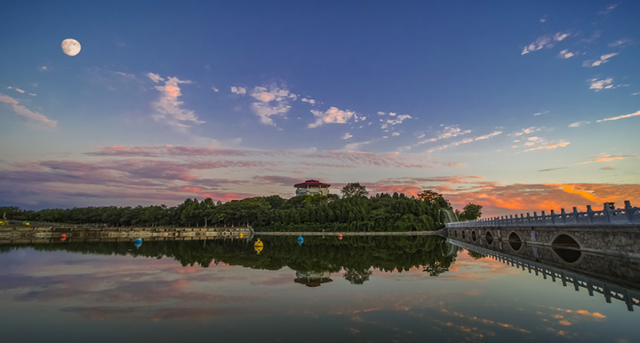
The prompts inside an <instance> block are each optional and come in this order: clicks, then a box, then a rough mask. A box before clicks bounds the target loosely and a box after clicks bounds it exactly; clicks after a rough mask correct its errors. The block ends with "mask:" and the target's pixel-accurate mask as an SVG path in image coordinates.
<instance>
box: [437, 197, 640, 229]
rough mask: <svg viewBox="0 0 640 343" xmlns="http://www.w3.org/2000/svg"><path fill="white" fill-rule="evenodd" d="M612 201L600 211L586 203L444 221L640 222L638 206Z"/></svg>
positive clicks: (456, 224) (486, 224)
mask: <svg viewBox="0 0 640 343" xmlns="http://www.w3.org/2000/svg"><path fill="white" fill-rule="evenodd" d="M610 204H612V203H604V208H603V209H602V210H601V211H594V210H593V209H591V205H587V211H586V212H578V209H577V208H576V207H574V208H573V212H569V213H567V212H565V210H564V208H563V209H561V210H560V213H555V212H554V211H553V210H551V213H550V214H545V213H544V211H542V214H541V215H538V213H537V212H533V216H531V215H530V214H529V213H527V216H526V217H525V216H524V214H520V217H518V215H517V214H516V215H515V217H514V216H513V215H510V216H500V217H492V218H483V219H477V220H469V221H463V222H454V223H446V224H445V225H446V227H447V228H454V227H500V226H547V225H548V226H556V225H558V226H562V225H602V224H612V225H629V224H636V225H637V224H640V208H639V207H632V206H631V202H630V201H629V200H625V202H624V208H611V207H612V206H610Z"/></svg>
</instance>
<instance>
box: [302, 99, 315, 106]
mask: <svg viewBox="0 0 640 343" xmlns="http://www.w3.org/2000/svg"><path fill="white" fill-rule="evenodd" d="M302 102H308V103H310V104H312V105H313V104H315V103H316V101H315V100H313V99H307V98H302Z"/></svg>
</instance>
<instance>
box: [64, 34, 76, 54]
mask: <svg viewBox="0 0 640 343" xmlns="http://www.w3.org/2000/svg"><path fill="white" fill-rule="evenodd" d="M62 52H64V53H65V54H67V55H69V56H75V55H77V54H79V53H80V43H79V42H78V41H77V40H75V39H73V38H67V39H65V40H63V41H62Z"/></svg>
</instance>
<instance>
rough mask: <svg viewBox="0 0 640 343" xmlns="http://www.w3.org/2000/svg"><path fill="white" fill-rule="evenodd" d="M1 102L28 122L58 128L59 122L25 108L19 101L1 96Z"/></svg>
mask: <svg viewBox="0 0 640 343" xmlns="http://www.w3.org/2000/svg"><path fill="white" fill-rule="evenodd" d="M0 102H3V103H5V104H9V105H11V107H12V108H13V111H14V112H15V113H16V114H18V115H19V116H21V118H22V119H24V120H26V121H27V122H31V123H33V122H36V123H37V122H40V123H43V124H45V125H47V126H50V127H56V126H57V125H58V121H57V120H51V119H48V118H47V117H46V116H44V115H42V114H40V113H38V112H33V111H31V110H29V109H28V108H26V107H24V106H20V105H18V100H16V99H14V98H12V97H10V96H7V95H4V94H0Z"/></svg>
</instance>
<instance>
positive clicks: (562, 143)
mask: <svg viewBox="0 0 640 343" xmlns="http://www.w3.org/2000/svg"><path fill="white" fill-rule="evenodd" d="M569 144H571V143H570V142H561V143H557V144H549V145H545V146H539V147H537V148H532V149H528V150H525V151H524V152H527V151H533V150H542V149H555V148H558V147H565V146H567V145H569Z"/></svg>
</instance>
